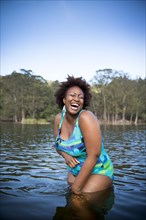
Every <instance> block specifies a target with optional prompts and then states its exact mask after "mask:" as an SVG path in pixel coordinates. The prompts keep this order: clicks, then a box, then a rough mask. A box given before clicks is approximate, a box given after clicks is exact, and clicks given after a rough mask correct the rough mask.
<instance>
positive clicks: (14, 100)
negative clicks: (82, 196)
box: [0, 69, 146, 124]
mask: <svg viewBox="0 0 146 220" xmlns="http://www.w3.org/2000/svg"><path fill="white" fill-rule="evenodd" d="M145 83H146V79H141V78H139V79H136V80H131V79H130V78H129V76H128V74H126V73H123V72H118V71H114V70H112V69H103V70H98V71H96V74H95V76H94V77H93V79H91V81H90V84H91V91H92V101H91V106H90V108H89V109H91V110H92V111H93V112H94V114H95V115H96V116H97V117H98V118H99V119H100V120H104V121H106V122H112V123H117V122H128V123H135V124H137V123H138V122H145V116H146V106H145V100H146V97H145V96H146V86H145V85H146V84H145ZM58 86H59V82H58V81H53V82H47V81H46V80H45V79H43V78H42V77H41V76H36V75H34V74H33V72H32V71H31V70H25V69H21V70H20V72H16V71H14V72H12V74H10V75H6V76H1V77H0V100H1V101H0V120H1V121H7V120H8V121H13V122H21V123H46V122H47V123H48V122H52V121H53V120H54V117H55V115H56V114H57V113H58V112H59V111H60V110H59V108H58V106H57V105H56V103H55V97H54V93H55V91H56V89H57V88H58Z"/></svg>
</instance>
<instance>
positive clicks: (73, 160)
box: [57, 150, 80, 168]
mask: <svg viewBox="0 0 146 220" xmlns="http://www.w3.org/2000/svg"><path fill="white" fill-rule="evenodd" d="M57 152H58V154H60V155H61V156H62V157H63V158H64V159H65V163H66V164H67V165H68V166H70V167H71V168H73V167H75V166H76V165H77V164H79V163H80V162H79V161H78V160H77V159H76V158H75V157H72V156H71V155H69V154H67V153H66V152H64V151H61V150H57Z"/></svg>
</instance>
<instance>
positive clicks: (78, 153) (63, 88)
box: [54, 76, 114, 194]
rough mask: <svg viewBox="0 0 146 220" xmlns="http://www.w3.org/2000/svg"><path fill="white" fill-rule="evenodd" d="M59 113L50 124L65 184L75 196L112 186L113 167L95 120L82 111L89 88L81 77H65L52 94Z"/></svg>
mask: <svg viewBox="0 0 146 220" xmlns="http://www.w3.org/2000/svg"><path fill="white" fill-rule="evenodd" d="M55 96H56V102H57V104H58V105H59V107H60V108H61V109H62V108H63V109H62V112H61V113H59V114H58V115H56V118H55V121H54V138H55V147H56V150H57V152H58V153H59V154H60V155H61V156H63V157H64V159H65V162H66V164H67V168H68V171H69V172H68V183H69V185H70V187H71V190H72V192H74V193H75V194H81V193H87V192H96V191H101V190H105V189H107V188H109V187H111V186H112V182H113V179H114V176H113V165H112V162H111V160H110V158H109V156H108V154H107V152H106V150H105V148H104V142H103V139H102V136H101V132H100V126H99V122H98V120H97V118H96V117H95V115H94V114H93V113H92V112H91V111H88V110H86V107H88V106H89V104H90V100H91V93H90V85H89V84H88V83H87V82H86V81H85V80H84V79H82V77H79V78H74V77H73V76H68V78H67V81H65V82H62V83H61V84H60V88H59V89H58V90H57V91H56V94H55Z"/></svg>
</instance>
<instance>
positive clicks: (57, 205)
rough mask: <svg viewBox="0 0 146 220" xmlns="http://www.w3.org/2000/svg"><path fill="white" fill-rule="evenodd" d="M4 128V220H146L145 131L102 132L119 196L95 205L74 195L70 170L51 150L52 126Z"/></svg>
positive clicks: (128, 128)
mask: <svg viewBox="0 0 146 220" xmlns="http://www.w3.org/2000/svg"><path fill="white" fill-rule="evenodd" d="M0 126H1V129H0V135H1V136H0V139H1V143H0V145H1V152H0V153H1V160H0V173H1V177H0V180H1V184H0V188H1V200H0V202H1V204H0V214H1V219H2V220H3V219H5V220H6V219H11V220H12V219H15V220H17V219H21V220H22V219H25V220H26V219H27V220H29V219H31V220H33V219H35V220H38V219H40V220H52V219H59V218H60V219H61V218H62V219H67V220H68V219H70V220H71V219H79V217H78V216H79V215H80V219H81V218H82V219H83V216H84V219H85V217H86V218H87V217H88V216H90V218H91V217H92V218H91V219H105V220H108V219H111V220H114V219H115V220H117V219H118V220H120V219H122V220H130V219H131V220H139V216H140V217H141V219H143V218H144V217H145V205H146V199H145V198H146V170H145V161H146V160H145V159H146V158H145V144H146V140H145V127H144V126H102V127H101V129H102V132H103V136H104V140H105V144H106V149H107V151H108V153H109V155H110V157H111V159H112V161H113V164H114V168H115V180H114V191H112V193H111V194H110V193H109V196H107V197H106V199H105V200H104V201H105V202H103V198H105V197H104V196H103V195H102V196H99V194H96V196H95V197H96V198H95V197H94V199H93V197H92V199H91V198H87V196H85V197H84V198H80V197H76V196H74V195H72V194H71V193H70V192H69V190H68V186H67V183H66V175H67V170H66V165H65V163H64V160H63V158H62V157H61V156H59V155H58V154H57V153H56V152H55V150H54V149H53V147H52V145H53V142H54V140H53V132H52V128H50V127H49V126H48V125H19V124H17V125H14V124H0ZM106 195H108V194H106ZM111 195H112V196H113V197H112V196H111ZM99 198H100V199H99ZM111 198H113V199H111ZM111 201H113V204H112V202H111ZM107 204H108V205H109V207H110V208H108V209H107V207H108V206H107ZM111 204H112V205H111ZM75 213H76V216H75ZM58 216H60V217H58ZM61 216H62V217H61ZM87 219H88V218H87Z"/></svg>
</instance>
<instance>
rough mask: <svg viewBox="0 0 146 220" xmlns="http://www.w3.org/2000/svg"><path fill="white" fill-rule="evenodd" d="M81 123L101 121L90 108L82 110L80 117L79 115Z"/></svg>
mask: <svg viewBox="0 0 146 220" xmlns="http://www.w3.org/2000/svg"><path fill="white" fill-rule="evenodd" d="M79 123H80V124H86V123H87V124H88V123H89V124H92V123H97V124H99V121H98V119H97V117H96V116H95V115H94V114H93V112H91V111H89V110H84V111H82V112H81V114H80V117H79Z"/></svg>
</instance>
